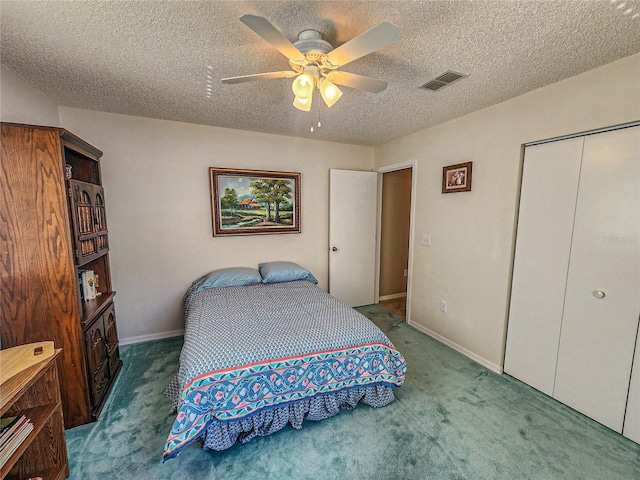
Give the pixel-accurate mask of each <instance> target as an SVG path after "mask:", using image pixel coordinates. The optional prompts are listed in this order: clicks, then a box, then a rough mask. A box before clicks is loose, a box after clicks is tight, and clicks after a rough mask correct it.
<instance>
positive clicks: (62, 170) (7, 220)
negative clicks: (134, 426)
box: [0, 123, 122, 428]
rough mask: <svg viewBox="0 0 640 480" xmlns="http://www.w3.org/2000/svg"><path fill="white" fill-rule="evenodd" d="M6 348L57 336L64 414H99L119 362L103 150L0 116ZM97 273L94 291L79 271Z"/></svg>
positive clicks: (78, 421) (1, 304) (0, 289)
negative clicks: (89, 290)
mask: <svg viewBox="0 0 640 480" xmlns="http://www.w3.org/2000/svg"><path fill="white" fill-rule="evenodd" d="M1 130H2V133H1V152H0V153H1V156H0V162H1V165H0V185H1V189H0V315H1V318H0V325H1V329H0V334H1V337H0V339H1V341H2V348H9V347H13V346H16V345H21V344H25V343H31V342H37V341H44V340H53V342H54V344H55V347H56V348H61V349H62V354H61V355H60V356H59V357H58V368H59V374H60V389H61V394H62V406H63V412H64V423H65V426H66V427H67V428H70V427H75V426H78V425H82V424H85V423H89V422H91V421H93V420H95V419H96V418H97V417H98V415H99V413H100V410H101V408H102V406H103V405H104V402H105V400H106V398H107V394H108V392H109V390H110V388H111V386H112V385H113V383H114V382H115V379H116V377H117V375H118V373H119V371H120V368H121V366H122V361H121V360H120V353H119V349H118V333H117V327H116V318H115V310H114V303H113V299H114V296H115V292H114V291H113V290H112V288H111V275H110V271H109V237H108V231H107V220H106V218H107V217H106V210H105V199H104V191H103V189H102V181H101V175H100V157H101V156H102V152H101V151H100V150H98V149H97V148H95V147H93V146H92V145H90V144H88V143H87V142H85V141H83V140H81V139H80V138H78V137H76V136H75V135H73V134H72V133H70V132H68V131H66V130H65V129H63V128H54V127H41V126H32V125H19V124H9V123H2V125H1ZM89 271H92V272H93V273H94V276H96V277H97V278H96V281H95V283H94V285H95V293H96V295H95V298H93V299H90V300H86V299H85V297H86V298H89V297H90V296H92V295H84V294H83V285H82V278H81V277H82V274H83V272H89Z"/></svg>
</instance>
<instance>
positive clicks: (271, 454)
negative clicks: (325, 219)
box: [66, 305, 640, 480]
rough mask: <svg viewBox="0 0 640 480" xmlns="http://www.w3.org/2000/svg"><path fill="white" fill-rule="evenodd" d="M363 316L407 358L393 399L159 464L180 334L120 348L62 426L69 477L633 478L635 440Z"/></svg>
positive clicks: (376, 313)
mask: <svg viewBox="0 0 640 480" xmlns="http://www.w3.org/2000/svg"><path fill="white" fill-rule="evenodd" d="M358 310H359V311H361V312H362V313H363V314H365V315H366V316H367V317H369V318H371V319H372V320H373V321H374V322H375V323H376V324H377V325H378V326H379V327H380V328H381V329H382V330H383V331H384V332H385V333H386V334H387V335H388V336H389V338H390V339H391V341H392V342H394V344H395V345H396V347H397V348H398V349H399V350H400V351H401V352H402V353H403V354H404V356H405V358H406V359H407V362H408V364H409V368H408V372H407V380H406V383H405V385H404V386H403V387H402V388H400V389H398V390H396V400H395V401H394V402H393V403H392V404H390V405H388V406H387V407H384V408H381V409H374V408H371V407H368V406H366V405H359V406H358V407H357V408H356V409H355V410H352V411H342V412H341V413H340V414H338V415H337V416H336V417H333V418H330V419H327V420H323V421H321V422H306V423H305V424H304V426H303V428H302V429H301V430H294V429H293V428H291V427H285V428H284V429H283V430H281V431H280V432H278V433H276V434H274V435H271V436H269V437H264V438H257V439H254V440H252V441H251V442H249V443H247V444H245V445H242V444H236V445H235V446H234V447H232V448H231V449H229V450H226V451H224V452H212V451H204V450H202V448H201V446H200V444H199V443H196V444H194V445H191V446H189V447H187V448H186V449H184V450H183V451H182V453H181V454H180V455H179V456H178V457H177V458H175V459H172V460H169V461H167V462H166V463H164V464H163V463H162V451H163V447H164V442H165V440H166V438H167V434H168V433H169V430H170V427H171V424H172V423H173V415H172V414H171V413H170V411H169V408H170V402H169V400H168V399H167V398H166V397H165V396H164V395H163V393H162V392H163V390H164V388H165V386H166V385H167V384H168V383H169V379H170V378H171V377H172V376H173V375H174V374H175V372H176V369H177V365H178V358H179V355H180V348H181V345H182V338H181V337H179V338H173V339H167V340H159V341H154V342H148V343H143V344H137V345H130V346H126V347H123V348H122V350H121V354H122V359H123V361H124V368H123V370H122V373H121V374H120V377H119V379H118V381H117V383H116V385H115V388H114V389H113V390H112V392H111V394H110V396H109V399H108V400H107V404H106V406H105V408H104V409H103V411H102V414H101V416H100V419H99V420H98V421H97V422H95V423H92V424H89V425H84V426H82V427H77V428H74V429H71V430H68V431H67V434H66V436H67V448H68V452H69V462H70V469H71V478H72V479H82V480H93V479H113V478H115V479H219V480H223V479H224V480H233V479H243V480H264V479H286V480H297V479H367V480H368V479H381V480H382V479H385V480H386V479H549V480H552V479H580V480H585V479H598V480H604V479H629V480H632V479H635V480H638V479H640V445H637V444H635V443H633V442H631V441H629V440H627V439H625V438H624V437H622V436H620V435H618V434H616V433H614V432H612V431H611V430H609V429H607V428H605V427H603V426H601V425H599V424H598V423H596V422H594V421H592V420H590V419H588V418H586V417H584V416H583V415H581V414H579V413H577V412H575V411H573V410H571V409H570V408H568V407H565V406H564V405H562V404H560V403H558V402H556V401H555V400H553V399H551V398H549V397H547V396H545V395H543V394H541V393H539V392H537V391H536V390H534V389H532V388H530V387H528V386H527V385H524V384H522V383H521V382H519V381H517V380H514V379H512V378H510V377H508V376H500V375H496V374H494V373H493V372H491V371H488V370H487V369H485V368H483V367H482V366H480V365H478V364H477V363H475V362H473V361H471V360H469V359H468V358H466V357H464V356H463V355H460V354H459V353H457V352H455V351H453V350H451V349H450V348H448V347H446V346H444V345H442V344H441V343H439V342H437V341H435V340H433V339H431V338H430V337H428V336H426V335H424V334H422V333H420V332H418V331H417V330H415V329H413V328H411V327H409V326H408V325H406V323H404V322H403V321H401V320H400V319H398V318H397V317H394V316H393V315H391V314H390V313H388V312H386V311H385V310H383V309H382V308H380V307H378V306H376V305H371V306H366V307H360V308H359V309H358Z"/></svg>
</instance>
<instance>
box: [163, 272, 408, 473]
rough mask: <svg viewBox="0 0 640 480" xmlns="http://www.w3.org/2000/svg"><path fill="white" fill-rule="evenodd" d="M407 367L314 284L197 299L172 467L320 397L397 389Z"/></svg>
mask: <svg viewBox="0 0 640 480" xmlns="http://www.w3.org/2000/svg"><path fill="white" fill-rule="evenodd" d="M406 368H407V365H406V362H405V360H404V358H403V357H402V355H401V354H400V353H399V352H398V351H397V350H396V349H395V347H394V346H393V344H392V343H391V342H390V341H389V339H388V338H387V337H386V335H384V333H382V331H381V330H380V329H379V328H378V327H377V326H375V325H374V324H373V323H372V322H371V321H370V320H369V319H367V318H366V317H364V316H363V315H361V314H360V313H358V312H356V311H355V310H353V309H352V308H349V307H347V306H346V305H345V304H344V303H342V302H341V301H339V300H337V299H335V298H334V297H332V296H330V295H329V294H328V293H326V292H325V291H323V290H321V289H320V288H318V287H317V286H315V285H314V284H312V283H311V282H308V281H306V280H300V281H295V282H287V283H274V284H266V285H265V284H257V285H248V286H243V287H228V288H212V289H209V290H205V291H202V292H197V293H196V292H194V291H192V290H190V291H189V292H187V295H186V297H185V338H184V346H183V348H182V353H181V355H180V368H179V371H178V374H177V375H176V377H175V378H174V379H173V381H172V382H171V384H170V385H169V387H168V388H167V394H168V395H169V396H170V397H171V398H172V400H173V407H174V408H175V409H176V410H177V416H176V420H175V422H174V425H173V428H172V430H171V433H170V435H169V438H168V439H167V443H166V445H165V452H164V458H165V460H166V459H168V458H172V457H174V456H176V455H177V454H178V453H179V452H180V450H182V448H184V447H185V446H186V445H188V444H190V443H192V442H193V441H194V440H196V439H198V438H201V437H202V436H203V435H204V433H205V432H206V430H207V429H208V428H209V426H210V425H211V423H212V422H232V421H238V420H241V419H244V418H248V417H250V416H251V415H254V414H256V413H257V412H263V411H265V410H267V409H271V408H278V407H281V406H283V405H287V404H289V403H291V402H296V401H300V400H304V399H308V398H313V397H316V396H318V395H325V394H333V393H335V392H339V391H342V390H347V389H354V388H363V387H371V386H376V385H379V386H386V387H399V386H400V385H402V383H403V382H404V377H405V372H406Z"/></svg>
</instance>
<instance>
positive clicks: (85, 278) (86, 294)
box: [80, 270, 96, 302]
mask: <svg viewBox="0 0 640 480" xmlns="http://www.w3.org/2000/svg"><path fill="white" fill-rule="evenodd" d="M80 278H81V279H82V298H83V299H84V301H85V302H88V301H89V300H95V298H96V280H95V276H94V273H93V270H83V271H82V273H81V274H80Z"/></svg>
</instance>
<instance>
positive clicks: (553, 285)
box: [504, 138, 584, 395]
mask: <svg viewBox="0 0 640 480" xmlns="http://www.w3.org/2000/svg"><path fill="white" fill-rule="evenodd" d="M583 143H584V138H574V139H571V140H565V141H561V142H553V143H546V144H542V145H534V146H531V147H527V149H526V150H525V157H524V171H523V176H522V190H521V195H520V214H519V217H518V236H517V242H516V252H515V263H514V271H513V283H512V290H511V306H510V311H509V330H508V334H507V347H506V353H505V364H504V369H505V372H507V373H508V374H509V375H512V376H514V377H516V378H518V379H520V380H522V381H523V382H525V383H527V384H529V385H531V386H532V387H535V388H537V389H538V390H540V391H542V392H544V393H546V394H547V395H552V394H553V382H554V378H555V374H556V359H557V355H558V341H559V339H560V325H561V323H562V309H563V304H564V291H565V284H566V280H567V268H568V265H569V252H570V250H571V232H572V230H573V216H574V212H575V208H576V196H577V193H578V178H579V175H580V161H581V158H582V146H583Z"/></svg>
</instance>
